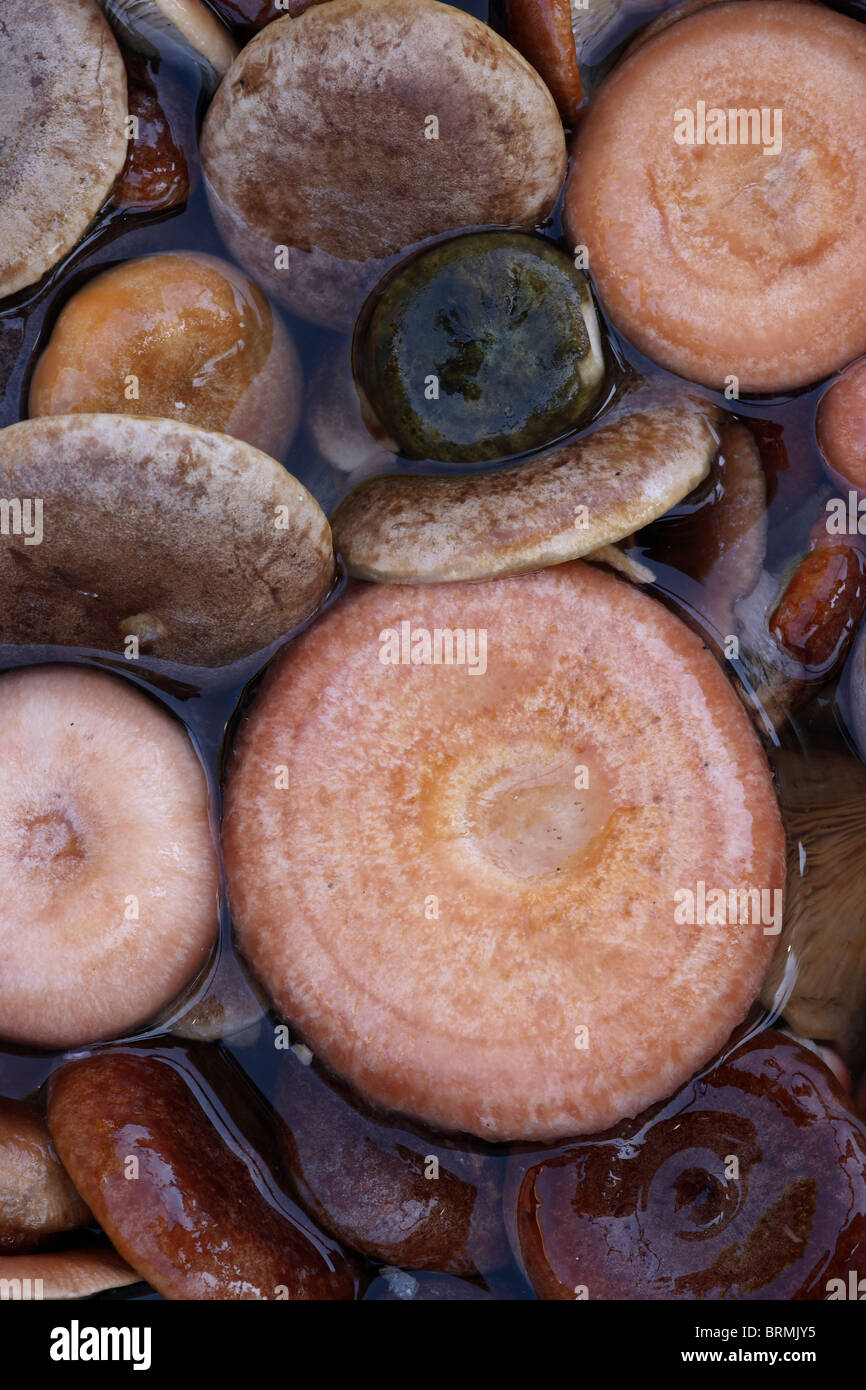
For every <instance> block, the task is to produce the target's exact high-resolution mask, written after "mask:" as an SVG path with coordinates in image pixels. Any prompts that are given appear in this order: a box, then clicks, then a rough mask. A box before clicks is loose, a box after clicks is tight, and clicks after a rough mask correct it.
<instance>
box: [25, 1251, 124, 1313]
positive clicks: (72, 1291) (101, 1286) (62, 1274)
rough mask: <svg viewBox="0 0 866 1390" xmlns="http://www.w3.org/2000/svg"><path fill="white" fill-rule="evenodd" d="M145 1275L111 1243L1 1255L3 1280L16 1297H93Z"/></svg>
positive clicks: (28, 1299) (29, 1298) (121, 1286)
mask: <svg viewBox="0 0 866 1390" xmlns="http://www.w3.org/2000/svg"><path fill="white" fill-rule="evenodd" d="M140 1280H141V1275H140V1274H137V1273H136V1271H135V1270H134V1269H132V1268H131V1267H130V1266H129V1265H128V1264H127V1263H126V1260H123V1259H121V1257H120V1256H119V1255H118V1253H117V1251H116V1250H112V1248H111V1246H110V1245H102V1244H100V1245H86V1246H83V1247H82V1248H80V1249H77V1250H53V1251H43V1252H41V1253H39V1254H35V1255H9V1256H6V1255H0V1282H2V1284H3V1286H4V1287H6V1288H9V1289H10V1290H11V1291H12V1292H11V1297H12V1298H13V1299H20V1300H22V1301H27V1302H29V1301H30V1300H31V1299H40V1300H41V1299H67V1298H70V1299H71V1298H74V1299H79V1298H90V1297H92V1295H93V1294H96V1293H105V1292H107V1291H108V1290H109V1289H122V1288H125V1287H126V1286H127V1285H129V1284H137V1283H139V1282H140Z"/></svg>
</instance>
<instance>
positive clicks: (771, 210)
mask: <svg viewBox="0 0 866 1390" xmlns="http://www.w3.org/2000/svg"><path fill="white" fill-rule="evenodd" d="M698 102H703V103H704V106H705V108H706V109H707V111H710V110H714V109H721V110H724V111H725V112H726V113H727V111H728V110H729V109H730V110H733V111H735V112H737V111H742V112H746V113H748V111H758V112H760V111H761V110H762V109H763V110H768V111H770V112H771V113H773V112H777V111H780V112H781V113H782V119H781V122H780V125H779V126H776V129H780V132H781V149H780V152H779V153H765V149H764V146H763V145H762V144H761V143H760V142H756V143H736V144H730V145H728V144H726V145H725V146H724V147H722V146H721V145H711V144H709V143H706V144H700V143H697V142H696V143H694V144H688V143H686V144H681V143H677V139H676V138H675V132H676V129H677V124H678V122H679V121H680V120H684V119H685V118H684V117H682V115H681V113H682V112H691V113H692V114H693V116H695V113H697V111H698ZM864 107H866V29H864V27H863V25H862V24H859V23H857V22H856V21H855V20H853V19H849V18H846V17H845V16H843V15H839V14H834V13H832V12H831V11H829V10H827V9H825V7H824V6H823V5H814V4H800V3H786V2H785V0H737V3H734V4H719V5H712V6H710V7H709V8H707V9H705V10H701V11H700V12H698V13H695V14H691V15H689V16H687V17H686V18H684V19H679V20H678V21H677V23H675V24H673V25H671V27H670V28H669V29H666V30H665V31H664V32H663V33H660V34H658V35H657V36H656V37H655V38H653V39H651V40H649V41H648V42H647V43H646V44H645V45H644V46H643V47H641V48H639V49H638V51H637V52H635V53H634V54H633V55H632V56H631V57H629V58H626V59H625V60H624V61H623V62H622V63H621V64H619V65H618V66H617V67H616V68H615V69H614V71H613V73H612V74H611V76H610V77H609V78H608V79H607V81H606V82H605V83H604V84H603V85H602V87H601V88H600V90H599V92H598V94H597V95H596V97H595V98H594V100H593V101H592V103H591V104H590V107H589V109H588V112H587V114H586V116H585V118H584V120H583V121H582V122H581V126H580V129H579V132H578V135H577V137H576V140H575V145H574V151H573V155H574V158H573V162H572V168H571V173H570V175H569V179H568V184H567V187H566V195H565V205H564V220H565V226H566V231H567V235H568V236H569V238H570V239H571V240H572V241H573V242H574V243H575V244H585V245H586V246H587V247H588V250H589V264H590V268H591V272H592V275H593V277H594V279H595V281H596V284H597V287H598V290H599V293H600V295H601V298H602V301H603V302H604V304H605V305H606V307H607V309H608V311H609V313H610V315H611V317H612V318H613V320H614V322H615V324H616V325H617V327H618V328H619V329H620V330H621V331H622V332H623V333H624V334H625V335H626V336H627V337H628V338H630V339H631V341H632V342H633V343H635V344H636V346H637V347H638V348H640V350H641V351H642V352H643V353H645V354H646V355H647V356H648V357H650V358H651V359H652V360H653V361H656V362H660V363H662V365H664V366H665V367H668V368H669V369H670V370H672V371H675V372H679V373H680V374H681V375H683V376H686V377H689V378H691V379H692V380H695V381H701V382H704V383H706V384H707V385H710V386H714V387H719V388H721V387H722V386H724V385H725V379H726V377H727V376H728V375H730V374H733V375H735V376H737V377H738V380H739V389H740V390H741V391H749V392H760V391H775V390H787V389H792V388H795V387H798V386H801V385H804V384H807V383H809V382H812V381H817V380H819V379H820V378H821V377H822V376H825V375H826V374H827V373H828V372H831V371H835V370H837V369H838V368H840V367H842V366H843V365H844V364H845V363H846V362H848V361H850V360H851V358H852V357H856V356H857V355H859V354H860V353H862V352H863V351H864V349H866V309H864V305H866V241H864V238H863V237H862V235H861V232H860V226H861V224H862V221H863V219H864V218H866V146H864V145H863V142H862V141H861V140H860V139H859V131H860V129H861V126H862V113H863V110H864ZM695 119H697V117H696V116H695ZM749 119H750V121H751V122H752V125H753V124H754V120H753V118H749ZM773 120H774V122H775V117H774V118H773ZM685 133H686V134H688V132H687V131H686V132H685ZM695 133H696V135H697V131H696V132H695ZM738 133H739V131H738ZM770 133H771V134H772V131H771V132H770ZM725 134H726V138H727V130H726V131H725ZM753 134H754V131H753V130H752V128H751V126H750V136H752V135H753Z"/></svg>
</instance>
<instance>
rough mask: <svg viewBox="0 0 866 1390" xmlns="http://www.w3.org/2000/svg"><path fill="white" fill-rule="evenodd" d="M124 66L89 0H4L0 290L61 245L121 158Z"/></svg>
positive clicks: (75, 234) (27, 276)
mask: <svg viewBox="0 0 866 1390" xmlns="http://www.w3.org/2000/svg"><path fill="white" fill-rule="evenodd" d="M126 114H127V108H126V74H125V72H124V67H123V59H122V58H121V56H120V50H119V48H118V47H117V44H116V43H115V41H114V38H113V37H112V34H111V31H110V30H109V28H108V25H107V24H106V22H105V20H104V19H103V17H102V15H101V14H100V12H99V9H98V8H97V5H96V3H95V0H4V3H3V44H2V47H0V149H2V150H3V154H4V157H3V159H2V160H0V298H2V297H3V296H4V295H9V294H14V293H15V292H16V291H17V290H21V289H24V288H25V287H26V286H28V285H35V284H36V282H37V281H38V280H41V278H42V276H43V275H44V274H45V272H46V271H47V270H50V269H51V267H52V266H53V265H56V264H57V262H58V261H60V260H62V258H63V257H64V256H65V255H66V254H67V252H68V251H71V250H72V248H73V247H74V246H75V245H76V244H77V242H78V241H79V240H80V239H81V237H82V236H83V235H84V233H85V232H86V230H87V228H88V227H89V226H90V223H91V222H92V220H93V218H94V216H95V215H96V213H97V212H98V210H99V208H100V207H101V206H102V204H103V203H104V202H105V200H106V198H107V197H108V195H109V193H110V192H111V188H112V185H113V184H114V181H115V179H116V178H117V175H118V174H119V173H120V171H121V169H122V168H123V164H124V160H125V159H126V129H125V122H126Z"/></svg>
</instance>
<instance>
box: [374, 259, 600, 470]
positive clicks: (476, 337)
mask: <svg viewBox="0 0 866 1390" xmlns="http://www.w3.org/2000/svg"><path fill="white" fill-rule="evenodd" d="M371 298H372V302H371V304H370V307H369V312H365V313H364V314H363V315H362V319H361V320H360V321H359V324H358V327H357V328H356V331H355V342H354V363H355V369H356V372H357V376H358V380H359V382H360V384H361V386H362V388H363V390H364V392H365V396H366V400H367V402H368V403H369V406H370V407H371V409H372V411H373V414H374V415H375V417H376V419H377V420H378V421H379V423H380V425H381V426H382V428H383V429H384V430H385V432H386V434H387V435H388V436H389V437H390V438H391V439H394V440H396V441H397V443H398V445H399V447H400V450H401V452H402V453H403V454H404V455H407V456H408V457H410V458H429V459H437V460H440V461H442V462H446V463H473V462H477V461H480V460H484V459H498V458H504V457H505V456H507V455H509V454H511V455H515V454H523V453H527V452H528V451H529V450H530V449H536V448H538V447H539V446H540V445H543V444H548V443H550V441H551V440H553V439H556V438H558V437H560V436H562V435H564V434H567V433H569V431H571V430H575V429H577V427H578V425H579V424H580V423H581V421H582V418H583V417H584V416H585V415H586V414H587V411H588V408H589V406H590V404H591V402H592V400H593V399H594V397H595V396H596V395H597V394H598V390H599V388H600V386H601V383H602V378H603V376H604V357H603V350H602V345H601V332H600V330H599V325H598V317H597V315H596V311H595V305H594V304H593V302H592V293H591V291H590V289H589V285H588V283H587V280H586V277H585V275H584V274H583V272H582V271H580V270H578V269H576V267H575V265H574V262H573V261H572V260H571V257H569V256H567V255H566V254H565V253H564V252H563V251H562V250H560V248H559V247H558V246H554V245H553V243H552V242H549V241H544V240H542V239H541V238H540V237H537V236H529V235H527V234H526V233H525V232H474V233H470V234H469V235H467V236H458V237H452V238H450V239H449V240H446V241H441V242H438V243H437V244H436V245H435V246H431V247H428V248H427V250H426V251H422V252H420V254H418V255H416V256H413V257H411V258H410V259H409V261H408V262H407V263H406V264H405V265H403V266H400V267H398V268H397V270H396V271H395V272H394V273H393V274H392V275H391V276H390V277H389V278H388V279H387V280H386V282H385V284H384V285H383V286H381V287H380V288H379V289H377V290H374V292H373V295H372V297H371ZM527 363H531V370H529V371H527ZM431 382H433V383H435V387H436V393H435V396H434V397H433V398H432V399H431V393H430V387H431Z"/></svg>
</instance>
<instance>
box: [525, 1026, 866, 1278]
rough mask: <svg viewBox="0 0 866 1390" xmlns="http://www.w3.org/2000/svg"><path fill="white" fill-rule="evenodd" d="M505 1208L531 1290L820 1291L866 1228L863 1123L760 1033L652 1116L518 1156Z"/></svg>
mask: <svg viewBox="0 0 866 1390" xmlns="http://www.w3.org/2000/svg"><path fill="white" fill-rule="evenodd" d="M732 1156H736V1158H737V1160H738V1170H737V1176H736V1177H732V1176H730V1167H729V1164H730V1159H731V1157H732ZM505 1210H506V1217H507V1219H510V1221H511V1225H512V1228H513V1229H512V1236H513V1244H514V1249H515V1254H516V1255H517V1256H518V1258H520V1260H521V1262H522V1264H523V1267H524V1271H525V1273H526V1274H527V1277H528V1278H529V1280H530V1282H531V1283H532V1286H533V1288H534V1289H535V1291H536V1293H537V1294H538V1295H539V1297H540V1298H546V1299H562V1300H571V1301H573V1300H574V1297H575V1284H576V1283H578V1282H579V1283H580V1284H583V1285H584V1286H585V1287H586V1288H587V1289H588V1296H589V1298H590V1299H592V1300H593V1301H597V1300H599V1299H662V1300H670V1299H689V1300H695V1299H697V1300H721V1299H735V1300H738V1301H750V1300H753V1299H754V1300H771V1301H772V1300H777V1301H784V1300H788V1299H815V1300H821V1299H825V1298H826V1297H827V1294H828V1291H829V1285H828V1281H829V1280H830V1279H831V1278H842V1279H843V1280H844V1281H845V1284H846V1286H847V1280H848V1270H849V1269H851V1268H854V1267H856V1265H857V1261H858V1253H859V1251H861V1250H862V1249H863V1241H864V1239H866V1126H864V1125H863V1124H862V1122H861V1121H860V1120H858V1119H857V1117H856V1115H855V1114H854V1111H853V1109H852V1106H851V1103H850V1101H849V1098H848V1097H847V1096H846V1095H845V1093H844V1092H843V1090H842V1088H841V1087H840V1085H839V1083H838V1081H837V1080H836V1078H835V1077H834V1076H833V1075H832V1073H831V1072H830V1071H828V1069H827V1068H826V1067H825V1066H824V1064H823V1063H822V1062H821V1061H820V1060H819V1059H818V1058H816V1057H815V1056H813V1054H812V1053H811V1052H809V1051H807V1050H806V1048H804V1047H801V1046H800V1044H799V1043H797V1042H795V1041H794V1040H793V1039H792V1038H788V1037H786V1036H785V1035H784V1034H782V1033H779V1032H776V1031H774V1030H772V1029H767V1030H765V1031H763V1032H760V1033H758V1034H753V1035H751V1036H750V1037H747V1038H745V1039H744V1040H743V1041H742V1042H740V1043H738V1044H737V1045H736V1046H735V1047H734V1048H733V1049H731V1050H730V1051H729V1052H727V1053H726V1055H725V1056H723V1057H721V1058H720V1059H719V1060H718V1061H717V1062H716V1063H715V1064H714V1065H713V1067H712V1068H711V1069H710V1070H708V1071H707V1072H705V1073H704V1074H703V1075H701V1076H698V1077H695V1078H693V1080H691V1081H690V1082H689V1083H688V1084H687V1085H685V1086H684V1087H683V1088H682V1090H681V1091H680V1092H679V1093H678V1094H677V1095H675V1096H673V1097H672V1098H671V1100H669V1101H668V1102H667V1103H666V1104H664V1105H662V1106H660V1107H658V1109H657V1110H656V1111H655V1112H654V1113H651V1114H649V1115H642V1116H640V1118H639V1119H638V1120H637V1121H635V1122H633V1123H630V1124H627V1125H622V1126H621V1127H618V1128H617V1129H616V1130H615V1131H613V1132H612V1133H610V1134H602V1135H599V1136H597V1137H596V1139H594V1140H590V1141H588V1142H586V1143H584V1144H580V1145H575V1146H574V1147H573V1148H570V1149H566V1150H564V1151H563V1152H561V1153H560V1154H557V1155H551V1156H549V1157H545V1158H543V1159H542V1160H541V1161H540V1162H539V1161H538V1160H537V1159H534V1158H532V1157H524V1158H515V1159H513V1160H512V1163H511V1165H510V1173H509V1178H508V1180H507V1181H506V1204H505Z"/></svg>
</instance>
